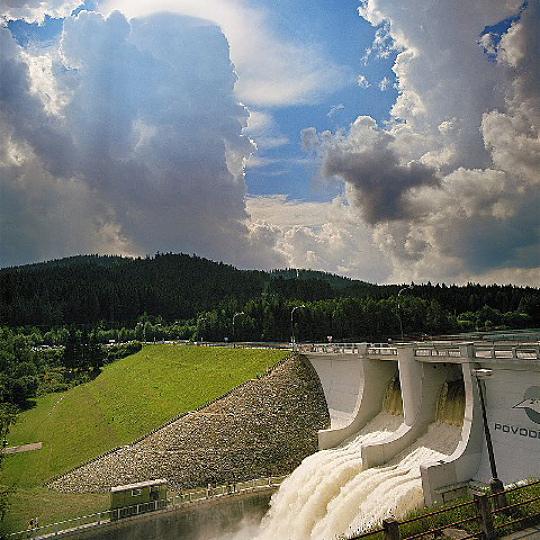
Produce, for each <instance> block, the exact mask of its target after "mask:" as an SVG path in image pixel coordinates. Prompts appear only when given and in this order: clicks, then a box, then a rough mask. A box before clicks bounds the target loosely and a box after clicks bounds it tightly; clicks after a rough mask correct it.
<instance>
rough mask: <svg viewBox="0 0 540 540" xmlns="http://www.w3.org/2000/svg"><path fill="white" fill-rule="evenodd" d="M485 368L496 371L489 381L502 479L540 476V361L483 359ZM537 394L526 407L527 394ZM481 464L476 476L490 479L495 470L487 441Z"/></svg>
mask: <svg viewBox="0 0 540 540" xmlns="http://www.w3.org/2000/svg"><path fill="white" fill-rule="evenodd" d="M480 366H481V367H485V368H489V369H492V370H493V376H492V377H491V378H489V379H486V381H485V388H486V405H487V417H488V423H489V428H490V431H491V437H492V439H493V450H494V453H495V462H496V465H497V472H498V475H499V478H500V479H501V480H502V481H503V482H504V483H510V482H513V481H515V480H519V479H521V478H528V477H535V478H540V363H539V362H531V361H527V360H512V361H504V360H492V361H482V362H481V363H480ZM526 393H527V394H528V396H529V397H530V396H536V402H535V403H529V405H532V407H531V409H532V408H536V411H538V414H535V411H533V410H529V415H528V414H527V410H526V409H524V408H523V407H524V406H525V405H526V404H523V401H524V396H525V395H526ZM483 449H484V451H483V452H482V459H481V462H480V467H479V469H478V471H477V472H476V474H475V475H474V479H475V480H478V481H481V482H486V481H488V480H489V479H490V478H491V470H490V466H489V460H488V456H487V451H486V445H485V443H483Z"/></svg>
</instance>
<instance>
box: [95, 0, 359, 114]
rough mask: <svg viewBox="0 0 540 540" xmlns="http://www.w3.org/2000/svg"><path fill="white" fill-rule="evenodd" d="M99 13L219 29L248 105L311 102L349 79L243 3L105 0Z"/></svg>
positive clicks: (239, 90) (321, 55) (238, 92)
mask: <svg viewBox="0 0 540 540" xmlns="http://www.w3.org/2000/svg"><path fill="white" fill-rule="evenodd" d="M100 9H102V10H103V12H104V13H110V12H111V11H113V10H119V11H121V12H122V13H124V14H126V16H127V17H140V16H147V15H149V14H154V13H160V12H169V13H178V14H182V15H189V16H192V17H200V18H203V19H206V20H209V21H212V22H213V23H215V24H217V25H219V26H220V28H222V30H223V32H224V33H225V35H226V37H227V39H228V40H229V43H230V45H231V57H232V60H233V62H234V65H235V68H236V70H237V72H238V74H239V80H238V82H237V84H236V95H237V96H238V97H239V99H240V100H242V101H243V102H245V103H248V104H249V105H255V106H283V105H292V104H304V103H312V102H313V101H317V100H319V99H321V97H322V96H325V95H328V94H329V93H331V92H333V91H334V90H336V89H338V88H340V87H341V86H343V85H344V84H346V83H349V82H352V80H353V75H352V73H349V72H348V71H347V70H346V69H345V68H343V67H342V66H338V65H336V64H335V63H334V62H332V61H331V60H330V59H329V58H327V57H326V55H325V54H324V52H323V51H322V50H321V48H320V47H317V46H316V45H314V44H309V43H304V42H302V41H300V40H298V39H294V37H292V36H283V35H279V32H277V31H276V29H275V28H273V26H272V24H271V21H270V20H269V18H270V17H269V16H268V13H265V11H264V10H262V9H256V8H255V7H251V6H249V5H248V3H247V2H245V1H243V0H204V1H202V0H106V1H105V2H104V3H103V6H102V7H101V8H100Z"/></svg>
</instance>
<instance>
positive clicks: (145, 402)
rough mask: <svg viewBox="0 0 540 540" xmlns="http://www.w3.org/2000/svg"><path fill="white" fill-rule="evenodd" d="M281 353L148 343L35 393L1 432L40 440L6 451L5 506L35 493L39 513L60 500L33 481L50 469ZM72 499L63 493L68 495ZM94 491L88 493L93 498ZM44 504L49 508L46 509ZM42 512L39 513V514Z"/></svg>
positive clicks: (131, 435)
mask: <svg viewBox="0 0 540 540" xmlns="http://www.w3.org/2000/svg"><path fill="white" fill-rule="evenodd" d="M285 354H286V353H285V352H284V351H270V350H250V349H219V348H202V347H185V346H175V345H149V346H146V347H144V348H143V349H142V350H141V351H140V352H139V353H137V354H135V355H133V356H130V357H127V358H124V359H122V360H118V361H117V362H115V363H113V364H110V365H108V366H106V367H105V368H104V369H103V372H102V373H101V374H100V375H99V376H98V377H97V378H96V379H95V380H93V381H91V382H89V383H87V384H84V385H81V386H78V387H76V388H73V389H71V390H69V391H68V392H64V393H61V394H49V395H47V396H45V397H43V398H39V399H38V400H37V403H36V407H34V408H32V409H30V410H28V411H25V412H24V413H22V414H21V415H20V417H19V420H18V422H17V424H16V425H15V426H14V427H13V428H12V431H11V433H10V434H9V438H8V442H9V445H10V446H13V445H18V444H26V443H32V442H42V443H43V448H42V449H41V450H37V451H31V452H25V453H20V454H14V455H9V456H6V459H5V460H4V474H3V483H4V484H8V485H13V484H14V485H15V486H16V488H17V491H18V495H16V496H15V497H14V499H13V508H12V513H14V515H17V516H18V515H19V511H18V510H19V509H17V508H16V507H17V506H18V505H19V504H21V503H22V501H23V500H24V504H25V505H30V507H32V506H33V504H32V501H35V506H36V507H37V508H36V509H38V508H41V511H42V514H43V509H44V506H43V503H44V501H45V500H48V499H50V500H51V501H66V502H67V501H68V499H66V498H65V496H64V497H62V496H61V495H60V494H53V493H52V492H50V491H49V490H46V489H45V488H41V487H40V486H41V485H42V484H43V483H44V482H45V481H46V480H48V479H49V478H51V477H52V476H54V475H57V474H61V473H63V472H66V471H68V470H69V469H71V468H72V467H75V466H77V465H79V464H81V463H82V462H84V461H86V460H88V459H90V458H92V457H94V456H97V455H99V454H101V453H102V452H105V451H107V450H109V449H111V448H114V447H117V446H121V445H124V444H128V443H129V442H131V441H133V440H134V439H136V438H138V437H140V436H142V435H144V434H146V433H148V432H149V431H151V430H152V429H154V428H156V427H158V426H159V425H161V424H163V423H165V422H167V421H168V420H170V419H171V418H173V417H174V416H176V415H178V414H180V413H182V412H185V411H189V410H193V409H196V408H197V407H200V406H201V405H204V404H205V403H206V402H208V401H211V400H213V399H215V398H217V397H219V396H220V395H222V394H224V393H225V392H227V391H228V390H230V389H231V388H233V387H235V386H237V385H238V384H240V383H242V382H244V381H245V380H247V379H250V378H253V377H255V376H256V374H257V372H259V373H263V372H264V371H265V370H266V368H267V367H269V366H272V365H274V364H275V363H276V362H278V361H279V360H280V359H281V358H283V357H284V355H285ZM90 498H91V497H90ZM75 499H76V498H73V497H70V500H71V502H72V503H73V502H74V501H75ZM102 499H103V497H96V501H99V504H100V506H102V505H103V501H102ZM38 501H41V502H40V503H38ZM53 506H57V503H54V505H53ZM78 511H80V510H78ZM51 512H52V513H53V514H54V512H55V511H54V509H51ZM73 512H75V509H74V510H73ZM68 513H69V514H71V513H72V512H68ZM25 514H26V512H25ZM60 515H62V516H64V514H62V513H61V514H60ZM21 519H22V517H18V518H16V519H15V520H14V523H13V525H12V526H13V527H15V528H17V526H21V525H23V524H24V523H23V522H22V521H21ZM46 519H47V517H46V516H43V515H42V518H40V521H41V522H42V523H44V522H45V520H46Z"/></svg>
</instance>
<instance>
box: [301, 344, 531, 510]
mask: <svg viewBox="0 0 540 540" xmlns="http://www.w3.org/2000/svg"><path fill="white" fill-rule="evenodd" d="M428 347H429V346H428ZM449 347H450V348H452V347H454V351H455V353H452V354H450V355H448V354H446V355H445V354H441V351H440V350H434V351H433V352H434V353H435V354H433V355H432V356H430V355H427V356H426V355H423V356H422V357H420V356H415V352H414V348H413V347H412V346H398V351H397V353H398V354H397V364H398V367H399V377H400V383H401V390H402V397H403V406H404V422H403V424H402V425H401V426H400V428H399V429H398V430H397V431H396V432H395V433H394V434H393V435H391V436H390V437H388V438H387V439H385V440H384V441H382V442H379V443H375V444H371V445H365V446H363V447H362V450H361V451H362V459H363V460H364V463H365V465H366V467H373V466H378V465H382V464H383V463H385V462H387V461H388V460H390V459H392V458H393V457H394V456H396V455H397V454H398V453H399V452H401V451H403V450H405V449H406V448H407V447H408V446H410V445H411V444H412V443H413V442H414V441H415V440H416V439H417V438H418V437H420V436H421V435H422V434H423V433H424V432H425V430H426V428H427V426H428V425H429V424H430V423H431V422H433V421H434V420H435V414H436V407H437V400H438V398H439V395H440V391H441V388H442V385H443V384H444V382H445V381H446V380H450V379H453V378H455V376H456V369H458V370H459V371H460V372H461V375H462V377H463V382H464V386H465V396H466V405H465V416H464V423H463V428H462V437H461V442H460V443H459V444H458V446H457V448H456V450H455V451H454V452H453V454H452V455H451V456H450V457H449V458H447V459H446V460H444V461H442V462H437V463H426V464H424V465H423V466H422V467H421V473H422V484H423V488H424V497H425V502H426V504H433V503H435V502H441V500H442V497H443V495H442V494H443V493H444V492H445V491H447V490H449V489H451V488H452V487H455V486H456V485H460V484H462V483H467V482H469V481H471V480H473V481H477V482H482V483H486V482H488V481H489V480H490V478H491V476H492V474H491V469H490V464H489V459H488V454H487V447H486V441H485V434H484V427H483V421H482V409H481V403H480V395H479V391H478V384H477V379H476V376H475V370H476V369H478V368H489V369H491V370H492V371H493V376H492V377H491V378H489V379H487V380H486V381H485V389H486V402H487V416H488V422H489V428H490V431H491V436H492V439H493V445H494V453H495V459H496V464H497V469H498V471H497V472H498V477H499V478H500V479H501V480H502V481H503V482H504V483H511V482H514V481H516V480H519V479H522V478H527V477H535V478H540V361H539V360H538V351H537V352H536V353H535V354H533V355H532V357H531V358H529V359H527V358H525V356H523V355H522V356H519V355H516V354H513V353H512V354H513V358H510V357H508V355H507V357H506V358H505V357H504V355H503V356H502V357H501V356H499V357H496V356H497V355H495V352H494V353H493V357H492V358H487V357H485V356H486V351H485V350H484V351H483V352H477V351H476V349H475V346H474V345H473V344H467V343H462V344H459V355H457V351H456V350H455V347H456V345H452V344H449ZM422 348H423V349H425V348H426V346H425V345H423V347H422ZM441 348H442V349H444V347H439V349H441ZM484 348H485V346H484ZM536 348H537V347H536ZM494 350H495V348H494ZM512 354H511V355H510V356H512ZM487 356H489V353H488V355H487ZM309 358H310V360H311V361H312V364H313V365H314V367H315V369H316V370H317V372H318V373H319V376H320V378H321V382H322V384H323V388H324V392H325V396H326V399H327V402H328V405H329V408H330V413H331V415H332V427H331V429H329V430H325V431H322V432H320V433H319V446H320V448H321V449H324V448H330V447H333V446H336V445H338V444H340V443H341V442H343V441H344V440H345V439H347V438H349V437H350V436H352V435H354V433H356V432H357V431H358V430H359V429H361V428H362V427H363V426H364V425H365V424H366V423H367V422H368V421H369V420H370V419H371V418H373V416H375V415H376V414H377V413H378V412H379V411H380V410H381V405H382V400H383V397H384V392H385V389H386V386H387V384H388V382H389V380H390V379H391V378H392V376H393V375H394V373H395V366H396V362H395V361H391V360H381V359H375V358H370V357H369V356H368V354H367V347H366V346H365V344H364V345H361V346H359V354H358V355H357V356H356V357H353V356H352V355H349V354H348V355H346V354H339V355H336V354H334V355H332V354H329V355H325V356H324V357H321V356H320V355H319V356H317V355H309ZM394 358H395V357H394Z"/></svg>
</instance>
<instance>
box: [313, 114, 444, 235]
mask: <svg viewBox="0 0 540 540" xmlns="http://www.w3.org/2000/svg"><path fill="white" fill-rule="evenodd" d="M314 142H315V144H317V145H318V146H319V147H320V148H319V151H320V152H322V153H323V154H324V162H323V173H324V174H325V175H326V176H335V175H337V176H340V177H341V178H343V179H344V180H345V181H346V183H347V185H348V187H349V195H350V198H351V202H352V203H353V204H355V205H357V206H359V207H361V208H362V212H363V216H364V219H365V220H366V221H367V222H368V223H369V224H375V223H377V222H380V221H387V220H396V219H402V218H405V217H407V216H408V215H409V210H408V208H407V198H406V195H407V194H408V193H409V192H410V191H411V190H412V189H413V188H415V187H418V186H421V185H434V184H436V183H437V177H436V174H435V172H434V171H433V170H432V169H430V168H429V167H428V166H426V165H424V164H423V163H420V162H415V161H412V162H405V161H404V160H403V159H401V158H400V156H399V154H398V152H397V150H396V148H395V137H394V136H392V135H391V134H389V133H388V132H386V131H384V130H381V129H379V128H378V126H377V124H376V122H375V121H374V120H373V119H372V118H370V117H368V116H362V117H359V118H358V119H357V120H356V121H355V122H354V123H353V124H352V126H351V127H350V130H349V133H348V134H347V136H344V137H338V136H336V137H328V136H326V137H323V138H321V139H319V138H317V139H314V134H313V130H306V131H305V132H304V147H307V145H308V144H312V145H313V144H314Z"/></svg>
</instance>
